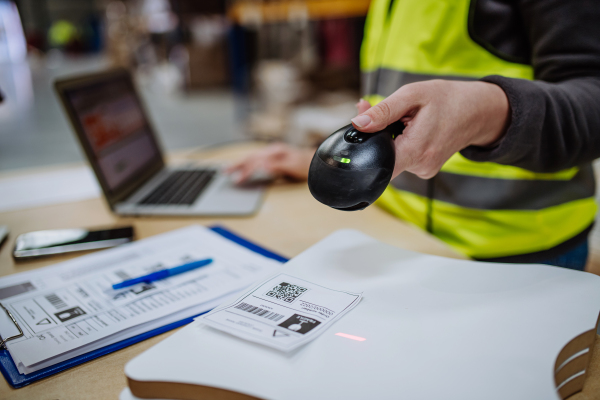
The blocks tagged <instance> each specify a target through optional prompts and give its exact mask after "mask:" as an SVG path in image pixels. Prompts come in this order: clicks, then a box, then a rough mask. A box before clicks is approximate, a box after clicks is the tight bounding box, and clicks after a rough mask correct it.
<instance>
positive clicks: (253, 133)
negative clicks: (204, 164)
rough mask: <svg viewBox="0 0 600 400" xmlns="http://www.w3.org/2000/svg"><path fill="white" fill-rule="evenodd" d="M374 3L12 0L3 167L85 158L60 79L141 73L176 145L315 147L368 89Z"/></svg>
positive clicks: (6, 30) (0, 47)
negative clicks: (363, 79) (247, 142)
mask: <svg viewBox="0 0 600 400" xmlns="http://www.w3.org/2000/svg"><path fill="white" fill-rule="evenodd" d="M368 5H369V0H307V1H297V0H294V1H279V0H278V1H273V0H269V1H258V0H227V1H226V0H202V1H196V0H125V1H114V0H12V1H11V0H0V91H2V93H3V94H4V96H3V97H4V102H3V103H0V170H10V169H16V168H23V167H36V166H45V165H52V164H62V163H69V162H74V161H81V160H83V154H82V153H81V152H80V150H79V148H78V147H77V144H76V141H75V138H74V136H73V133H72V131H71V128H70V127H69V126H68V123H67V120H66V118H65V116H64V113H63V112H62V110H61V109H60V106H59V104H58V101H57V98H56V96H55V94H54V92H53V89H52V82H53V81H54V79H55V78H57V77H61V76H69V75H74V74H80V73H86V72H91V71H94V70H101V69H105V68H107V67H111V66H120V67H125V68H128V69H130V70H132V71H133V72H134V74H135V78H136V82H137V84H138V88H139V90H140V91H141V94H142V97H143V100H144V102H145V104H146V107H147V109H148V112H149V117H150V119H151V121H152V122H153V123H154V126H155V129H156V131H157V134H158V135H159V136H160V138H161V141H162V144H163V146H164V147H165V149H166V150H178V149H189V148H193V147H198V146H211V145H216V144H220V143H227V142H230V141H234V140H242V139H258V140H269V141H270V140H285V141H288V142H292V143H295V144H298V145H311V144H313V143H314V142H315V141H318V140H321V139H320V138H321V137H322V136H323V135H327V134H329V133H331V132H332V131H333V130H335V129H337V128H339V127H340V126H342V125H345V124H346V123H347V121H348V119H349V118H351V117H352V116H353V115H354V113H355V109H354V104H355V103H356V101H357V99H358V96H359V65H358V59H359V49H360V43H361V40H362V31H363V24H364V16H365V15H366V12H367V8H368Z"/></svg>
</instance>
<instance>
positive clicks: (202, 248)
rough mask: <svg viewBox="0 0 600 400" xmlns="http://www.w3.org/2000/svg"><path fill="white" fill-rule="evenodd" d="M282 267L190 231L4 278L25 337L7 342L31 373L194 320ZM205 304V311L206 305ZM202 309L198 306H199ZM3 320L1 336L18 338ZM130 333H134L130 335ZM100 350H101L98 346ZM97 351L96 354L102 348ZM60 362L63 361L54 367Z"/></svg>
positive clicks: (0, 286) (204, 232)
mask: <svg viewBox="0 0 600 400" xmlns="http://www.w3.org/2000/svg"><path fill="white" fill-rule="evenodd" d="M205 258H212V259H213V260H214V261H213V263H212V264H210V265H208V266H206V267H203V268H199V269H196V270H193V271H189V272H187V273H185V274H180V275H177V276H173V277H170V278H167V279H164V280H160V281H155V282H152V283H141V284H138V285H135V286H131V287H128V288H125V289H121V290H118V291H117V290H113V289H112V287H111V286H112V285H113V284H114V283H118V282H121V281H123V280H125V279H129V278H133V277H137V276H142V275H145V274H148V273H150V272H153V271H156V270H159V269H163V268H170V267H174V266H178V265H181V264H184V263H188V262H191V261H194V260H201V259H205ZM280 265H281V264H280V263H279V262H277V261H274V260H272V259H269V258H267V257H264V256H262V255H259V254H257V253H255V252H253V251H250V250H248V249H246V248H244V247H242V246H239V245H237V244H236V243H234V242H231V241H229V240H227V239H225V238H223V237H222V236H220V235H219V234H217V233H215V232H213V231H211V230H209V229H206V228H203V227H200V226H191V227H188V228H184V229H180V230H177V231H173V232H170V233H166V234H162V235H158V236H154V237H151V238H148V239H144V240H140V241H138V242H134V243H131V244H128V245H125V246H121V247H118V248H114V249H110V250H105V251H102V252H99V253H95V254H90V255H87V256H83V257H80V258H77V259H73V260H70V261H67V262H64V263H61V264H58V265H55V266H53V267H49V268H43V269H39V270H36V271H32V272H26V273H22V274H16V275H12V276H8V277H5V278H2V279H0V299H2V300H1V302H2V304H3V305H4V306H5V307H6V308H7V309H8V310H10V312H11V313H12V314H13V316H14V317H15V318H16V320H17V322H18V323H19V324H20V326H21V327H22V329H23V331H24V333H25V336H24V337H22V338H20V339H15V340H12V341H9V342H7V347H8V350H9V352H10V354H11V357H12V358H13V360H14V361H15V364H16V365H17V368H18V369H19V372H20V373H30V372H33V371H36V370H38V369H41V368H44V367H46V366H48V365H52V362H53V361H55V360H57V359H59V360H64V359H68V358H70V357H75V356H77V355H79V354H83V353H81V352H78V349H85V351H86V352H87V351H91V350H93V349H94V344H95V343H98V344H101V345H102V346H105V345H107V344H109V343H110V342H111V340H110V339H111V338H113V336H114V338H115V340H114V341H112V342H113V343H114V342H116V341H118V340H123V339H125V337H123V336H122V335H121V336H119V333H121V332H131V334H130V335H129V336H128V337H131V336H134V335H135V334H136V333H140V332H136V331H135V329H134V328H135V327H137V326H140V327H141V326H144V325H147V324H148V323H150V322H152V321H157V320H161V319H165V320H167V319H169V318H171V316H172V315H173V314H176V313H181V312H182V311H183V310H187V309H190V310H191V309H193V310H194V312H195V314H190V315H189V316H192V315H197V314H198V313H200V312H205V311H208V310H209V309H211V308H213V307H215V306H216V305H217V304H218V303H216V302H215V301H216V300H218V299H222V300H221V301H223V299H225V296H227V295H230V294H232V293H235V292H238V291H240V290H243V289H245V288H247V287H248V286H250V285H252V284H254V283H255V282H256V280H257V279H260V278H263V277H264V276H266V275H269V274H272V273H273V272H274V270H275V268H277V267H278V266H280ZM203 304H204V305H206V306H205V307H204V308H203V307H202V305H203ZM199 306H200V307H199ZM11 325H12V324H5V323H4V320H2V321H0V334H2V336H3V337H7V335H10V334H12V333H14V332H13V331H12V329H14V328H13V327H12V326H11ZM132 329H133V330H132ZM99 347H101V346H99ZM99 347H98V348H99ZM56 362H58V361H56Z"/></svg>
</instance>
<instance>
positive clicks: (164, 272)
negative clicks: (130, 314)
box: [112, 258, 213, 289]
mask: <svg viewBox="0 0 600 400" xmlns="http://www.w3.org/2000/svg"><path fill="white" fill-rule="evenodd" d="M212 261H213V260H212V258H207V259H206V260H200V261H194V262H191V263H188V264H183V265H180V266H179V267H173V268H169V269H161V270H160V271H155V272H152V273H151V274H148V275H144V276H140V277H139V278H133V279H127V280H126V281H123V282H120V283H115V284H114V285H112V288H113V289H123V288H126V287H128V286H133V285H137V284H138V283H142V282H145V283H150V282H154V281H158V280H160V279H165V278H168V277H170V276H173V275H179V274H182V273H184V272H188V271H191V270H194V269H197V268H201V267H204V266H207V265H208V264H210V263H211V262H212Z"/></svg>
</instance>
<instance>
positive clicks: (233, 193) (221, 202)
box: [192, 174, 264, 214]
mask: <svg viewBox="0 0 600 400" xmlns="http://www.w3.org/2000/svg"><path fill="white" fill-rule="evenodd" d="M263 192H264V189H262V188H256V187H239V186H236V185H235V184H234V183H233V182H232V181H231V179H230V177H229V176H227V175H225V174H217V176H215V178H214V181H213V182H212V184H211V185H210V186H209V187H208V188H207V190H206V191H205V192H204V193H203V194H202V195H201V196H200V198H199V199H198V200H197V201H196V203H194V205H193V206H192V209H193V211H195V212H201V213H210V214H248V213H251V212H253V211H254V210H255V209H256V207H258V204H259V202H260V200H261V199H262V195H263Z"/></svg>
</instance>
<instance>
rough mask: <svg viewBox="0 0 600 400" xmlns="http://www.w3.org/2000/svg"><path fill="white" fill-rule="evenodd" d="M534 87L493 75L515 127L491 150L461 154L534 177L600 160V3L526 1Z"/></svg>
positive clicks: (524, 14)
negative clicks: (504, 95) (534, 79)
mask: <svg viewBox="0 0 600 400" xmlns="http://www.w3.org/2000/svg"><path fill="white" fill-rule="evenodd" d="M520 9H521V12H522V17H523V21H524V25H525V26H526V28H527V32H528V35H529V39H530V43H531V47H532V65H533V67H534V71H535V78H536V81H527V80H522V79H512V78H505V77H501V76H488V77H485V78H483V79H482V81H484V82H489V83H493V84H496V85H498V86H499V87H501V88H502V89H503V90H504V92H505V93H506V95H507V97H508V100H509V103H510V108H511V120H510V124H509V126H508V129H507V131H506V133H505V135H504V136H503V138H502V139H501V140H500V141H499V142H498V143H496V145H495V146H493V147H491V148H484V147H477V146H469V147H467V148H465V149H463V150H462V151H461V154H462V155H463V156H465V157H466V158H468V159H470V160H473V161H493V162H496V163H499V164H505V165H513V166H517V167H521V168H525V169H528V170H531V171H536V172H554V171H559V170H562V169H565V168H569V167H573V166H577V165H582V164H586V163H589V162H591V161H592V160H594V159H596V158H599V157H600V2H598V1H597V0H543V1H531V0H527V1H525V0H522V1H521V2H520Z"/></svg>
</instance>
